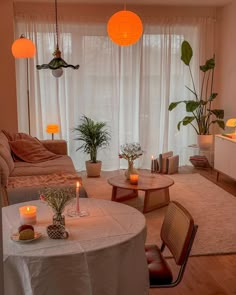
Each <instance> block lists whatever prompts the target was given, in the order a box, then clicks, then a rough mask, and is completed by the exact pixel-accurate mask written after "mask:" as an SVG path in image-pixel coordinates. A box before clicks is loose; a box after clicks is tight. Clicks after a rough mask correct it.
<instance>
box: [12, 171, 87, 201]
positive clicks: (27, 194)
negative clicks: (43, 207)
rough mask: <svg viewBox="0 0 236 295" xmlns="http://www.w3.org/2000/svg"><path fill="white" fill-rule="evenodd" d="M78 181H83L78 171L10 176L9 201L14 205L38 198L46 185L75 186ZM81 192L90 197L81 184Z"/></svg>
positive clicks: (84, 196) (83, 195) (82, 194)
mask: <svg viewBox="0 0 236 295" xmlns="http://www.w3.org/2000/svg"><path fill="white" fill-rule="evenodd" d="M76 181H80V182H81V181H82V180H81V177H80V176H78V174H77V173H76V172H73V173H52V174H48V175H34V176H18V177H9V184H8V187H7V195H8V203H9V205H12V204H16V203H20V202H26V201H30V200H38V199H39V196H40V192H42V191H43V190H44V189H45V186H47V187H48V186H50V187H57V188H58V187H66V186H72V187H74V188H75V187H76ZM79 192H80V197H82V198H86V197H88V196H87V193H86V191H85V189H84V188H83V186H80V190H79Z"/></svg>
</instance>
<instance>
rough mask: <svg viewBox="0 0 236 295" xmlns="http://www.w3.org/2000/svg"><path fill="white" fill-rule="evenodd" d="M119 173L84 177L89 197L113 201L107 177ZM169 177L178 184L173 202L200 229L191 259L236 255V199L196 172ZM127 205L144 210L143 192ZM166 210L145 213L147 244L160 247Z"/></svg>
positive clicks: (172, 194) (171, 189)
mask: <svg viewBox="0 0 236 295" xmlns="http://www.w3.org/2000/svg"><path fill="white" fill-rule="evenodd" d="M119 173H124V171H114V172H104V173H102V176H101V177H99V178H87V177H86V176H83V184H84V187H85V189H86V191H87V192H88V195H89V197H94V198H100V199H107V200H110V199H111V191H112V187H111V186H110V185H109V184H108V183H107V178H109V177H112V176H114V175H116V174H119ZM146 173H147V172H146ZM168 177H170V178H172V179H173V180H174V181H175V184H174V185H173V186H172V187H171V188H170V198H171V200H176V201H178V202H179V203H181V204H182V205H183V206H184V207H185V208H187V209H188V210H189V212H190V213H191V214H192V216H193V218H194V220H195V223H196V224H198V226H199V228H198V232H197V236H196V238H195V241H194V245H193V248H192V251H191V256H195V255H210V254H211V255H212V254H226V253H236V197H234V196H232V195H231V194H229V193H228V192H226V191H224V190H223V189H221V188H220V187H218V186H217V185H215V184H214V183H212V182H210V181H209V180H207V179H206V178H204V177H203V176H201V175H200V174H197V173H194V174H174V175H170V176H168ZM125 203H126V204H128V205H130V206H133V207H135V208H137V209H138V210H140V211H141V210H142V206H143V192H139V197H138V198H135V199H132V200H129V201H126V202H125ZM165 211H166V207H163V208H160V209H156V210H154V211H152V212H149V213H146V214H145V217H146V221H147V240H146V243H147V244H150V243H157V244H158V245H160V238H159V236H160V228H161V224H162V221H163V217H164V214H165ZM166 256H168V253H166Z"/></svg>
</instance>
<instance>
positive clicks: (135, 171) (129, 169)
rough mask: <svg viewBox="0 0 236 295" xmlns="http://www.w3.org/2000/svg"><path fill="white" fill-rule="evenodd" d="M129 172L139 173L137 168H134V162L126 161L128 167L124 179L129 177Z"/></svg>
mask: <svg viewBox="0 0 236 295" xmlns="http://www.w3.org/2000/svg"><path fill="white" fill-rule="evenodd" d="M130 174H139V173H138V170H137V169H136V168H134V162H133V161H128V169H127V170H126V171H125V176H126V179H128V180H129V179H130Z"/></svg>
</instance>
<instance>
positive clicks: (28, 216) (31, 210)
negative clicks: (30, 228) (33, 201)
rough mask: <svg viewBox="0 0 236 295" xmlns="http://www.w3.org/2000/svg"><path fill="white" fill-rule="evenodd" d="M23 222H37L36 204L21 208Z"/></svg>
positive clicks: (21, 220)
mask: <svg viewBox="0 0 236 295" xmlns="http://www.w3.org/2000/svg"><path fill="white" fill-rule="evenodd" d="M19 212H20V222H21V224H35V223H36V212H37V207H36V206H24V207H20V208H19Z"/></svg>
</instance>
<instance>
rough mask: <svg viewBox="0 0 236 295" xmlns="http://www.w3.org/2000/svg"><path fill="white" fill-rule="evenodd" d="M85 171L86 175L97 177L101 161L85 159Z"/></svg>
mask: <svg viewBox="0 0 236 295" xmlns="http://www.w3.org/2000/svg"><path fill="white" fill-rule="evenodd" d="M85 165H86V171H87V177H99V176H100V174H101V168H102V161H97V162H96V163H93V162H91V161H86V162H85Z"/></svg>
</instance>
